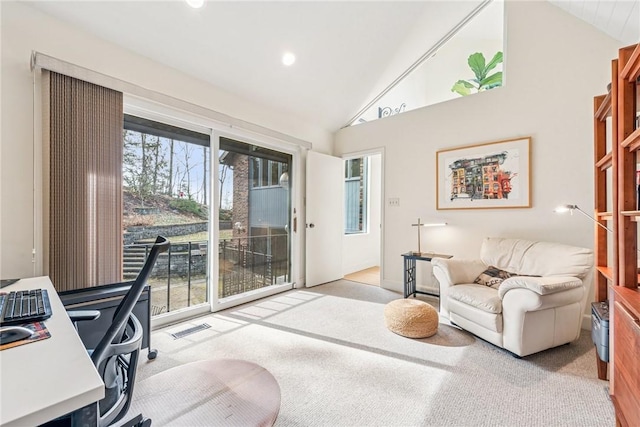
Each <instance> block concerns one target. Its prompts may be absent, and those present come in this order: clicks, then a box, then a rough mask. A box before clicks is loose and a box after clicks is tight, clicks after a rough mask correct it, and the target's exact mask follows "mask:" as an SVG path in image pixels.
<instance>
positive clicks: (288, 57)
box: [282, 52, 296, 67]
mask: <svg viewBox="0 0 640 427" xmlns="http://www.w3.org/2000/svg"><path fill="white" fill-rule="evenodd" d="M294 62H296V56H295V55H294V54H293V53H291V52H285V53H284V55H282V63H283V64H284V65H286V66H287V67H289V66H291V65H293V63H294Z"/></svg>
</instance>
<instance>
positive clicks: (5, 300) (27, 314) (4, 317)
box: [0, 289, 51, 325]
mask: <svg viewBox="0 0 640 427" xmlns="http://www.w3.org/2000/svg"><path fill="white" fill-rule="evenodd" d="M49 317H51V304H50V303H49V294H48V293H47V290H46V289H30V290H25V291H12V292H9V293H6V294H2V295H0V325H17V324H21V323H32V322H39V321H41V320H45V319H48V318H49Z"/></svg>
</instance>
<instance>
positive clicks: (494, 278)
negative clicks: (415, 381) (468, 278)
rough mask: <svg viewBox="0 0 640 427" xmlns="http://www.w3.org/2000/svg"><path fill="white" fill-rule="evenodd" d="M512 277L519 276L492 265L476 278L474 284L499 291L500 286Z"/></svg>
mask: <svg viewBox="0 0 640 427" xmlns="http://www.w3.org/2000/svg"><path fill="white" fill-rule="evenodd" d="M512 276H517V274H514V273H509V272H508V271H505V270H501V269H499V268H498V267H494V266H493V265H490V266H489V267H487V269H486V270H485V271H483V272H482V273H480V275H479V276H478V277H476V279H475V280H474V281H473V283H477V284H479V285H484V286H489V287H491V288H494V289H498V288H499V287H500V284H501V283H502V282H503V281H504V280H505V279H508V278H509V277H512Z"/></svg>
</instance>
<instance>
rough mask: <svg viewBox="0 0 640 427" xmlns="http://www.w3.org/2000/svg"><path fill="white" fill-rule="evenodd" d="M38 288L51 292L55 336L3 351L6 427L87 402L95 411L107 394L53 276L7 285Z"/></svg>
mask: <svg viewBox="0 0 640 427" xmlns="http://www.w3.org/2000/svg"><path fill="white" fill-rule="evenodd" d="M36 288H42V289H46V290H47V291H48V292H49V299H50V301H51V311H52V313H53V314H52V316H51V317H50V318H49V319H47V320H46V321H45V325H46V326H47V329H48V330H49V332H50V333H51V337H50V338H48V339H45V340H41V341H36V342H32V343H30V344H25V345H21V346H18V347H14V348H9V349H6V350H3V351H0V378H2V381H0V425H2V426H3V427H10V426H25V425H31V426H34V425H38V424H42V423H44V422H46V421H50V420H52V419H54V418H57V417H59V416H61V415H64V414H67V413H69V412H72V411H75V410H76V409H80V408H84V407H87V410H88V411H95V410H96V409H97V405H96V402H98V401H99V400H100V399H102V398H103V397H104V383H103V382H102V379H101V378H100V375H99V374H98V371H97V370H96V369H95V367H94V366H93V362H92V361H91V358H90V357H89V355H88V354H87V351H86V349H85V348H84V345H83V344H82V341H81V340H80V337H79V336H78V334H77V333H76V330H75V328H74V327H73V324H72V323H71V320H69V316H67V313H66V311H65V309H64V306H63V305H62V302H61V301H60V298H59V297H58V294H57V293H56V291H55V289H54V288H53V285H52V283H51V280H49V278H48V277H34V278H29V279H22V280H19V281H18V282H16V283H14V284H13V285H11V286H7V287H6V288H3V289H2V291H7V292H8V291H17V290H22V289H36ZM25 380H26V382H25ZM96 422H97V418H96Z"/></svg>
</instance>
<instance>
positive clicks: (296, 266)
mask: <svg viewBox="0 0 640 427" xmlns="http://www.w3.org/2000/svg"><path fill="white" fill-rule="evenodd" d="M123 105H124V111H125V113H127V114H132V115H138V116H141V117H144V118H147V119H149V120H155V121H159V122H164V123H167V124H171V125H174V126H178V127H183V128H185V129H190V130H194V131H197V132H202V133H206V134H209V135H210V139H209V141H210V145H209V155H210V158H209V165H210V169H209V170H210V174H211V175H210V182H211V184H212V185H210V189H209V200H212V201H213V203H211V204H210V209H212V210H213V212H212V213H210V215H209V225H208V228H209V237H208V238H209V242H210V243H211V244H215V245H217V242H218V240H219V230H218V224H219V206H218V205H219V201H218V198H217V197H215V195H216V194H218V192H219V185H220V183H219V181H218V176H217V171H218V156H217V153H218V150H219V148H220V143H219V138H220V137H221V136H224V137H227V138H231V139H237V140H239V141H242V142H246V143H249V144H254V145H259V146H262V147H265V148H270V149H274V150H278V151H281V152H283V153H287V154H290V155H291V157H292V159H291V170H290V178H289V180H290V181H289V182H290V185H291V206H290V209H291V212H290V215H291V222H292V223H293V222H294V218H297V223H298V227H297V230H296V231H293V230H292V234H291V237H290V239H291V249H290V257H291V260H290V263H291V282H290V283H286V284H283V285H274V286H270V287H269V288H265V289H264V290H256V291H251V292H248V293H247V294H246V295H243V296H238V297H235V298H234V297H230V298H228V299H227V301H225V302H224V303H222V304H220V303H218V298H217V293H216V292H215V291H214V286H213V284H214V283H217V280H218V267H219V266H218V257H217V250H215V251H214V250H209V251H207V252H208V253H207V256H208V257H209V258H208V263H209V271H208V281H209V283H208V285H209V286H208V292H209V302H208V303H203V304H199V305H196V306H191V307H187V308H183V309H179V310H175V311H171V312H169V313H167V314H166V315H163V316H160V317H158V318H156V319H153V320H152V322H151V329H155V328H158V327H162V326H164V325H168V324H173V323H177V322H180V321H183V320H187V319H190V318H193V317H195V316H198V315H202V314H207V313H215V312H217V311H220V310H224V309H226V308H229V307H233V306H236V305H239V304H244V303H246V302H250V301H254V300H256V299H259V298H264V297H267V296H270V295H273V294H276V293H279V292H284V291H285V290H289V289H292V288H293V287H295V285H296V278H297V277H298V278H299V277H301V276H300V274H301V273H300V271H301V267H300V265H301V264H300V260H301V254H302V249H301V234H302V232H303V231H302V230H304V227H303V228H302V229H301V227H300V224H304V222H303V221H302V220H301V219H304V218H303V217H302V215H301V212H302V210H301V209H302V200H303V198H302V193H301V191H302V190H301V187H302V183H303V181H302V176H303V175H302V174H303V173H304V171H303V169H302V161H301V157H302V155H301V153H302V151H303V150H306V148H304V147H302V146H300V145H296V144H294V143H292V142H288V141H284V140H280V139H277V138H275V137H271V136H267V135H263V134H259V133H256V132H251V131H245V130H242V129H239V128H233V127H231V126H230V125H228V124H225V123H220V122H216V121H215V120H213V119H210V118H206V117H202V116H198V115H196V114H194V113H190V112H187V111H184V110H179V109H176V108H173V107H171V106H168V105H165V104H158V103H156V102H153V101H149V100H147V99H144V98H140V97H137V96H134V95H128V94H125V95H124V102H123ZM291 228H292V229H293V226H292V227H291ZM214 254H215V255H216V256H214ZM215 288H216V290H217V286H216V287H215ZM214 297H215V299H214Z"/></svg>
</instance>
